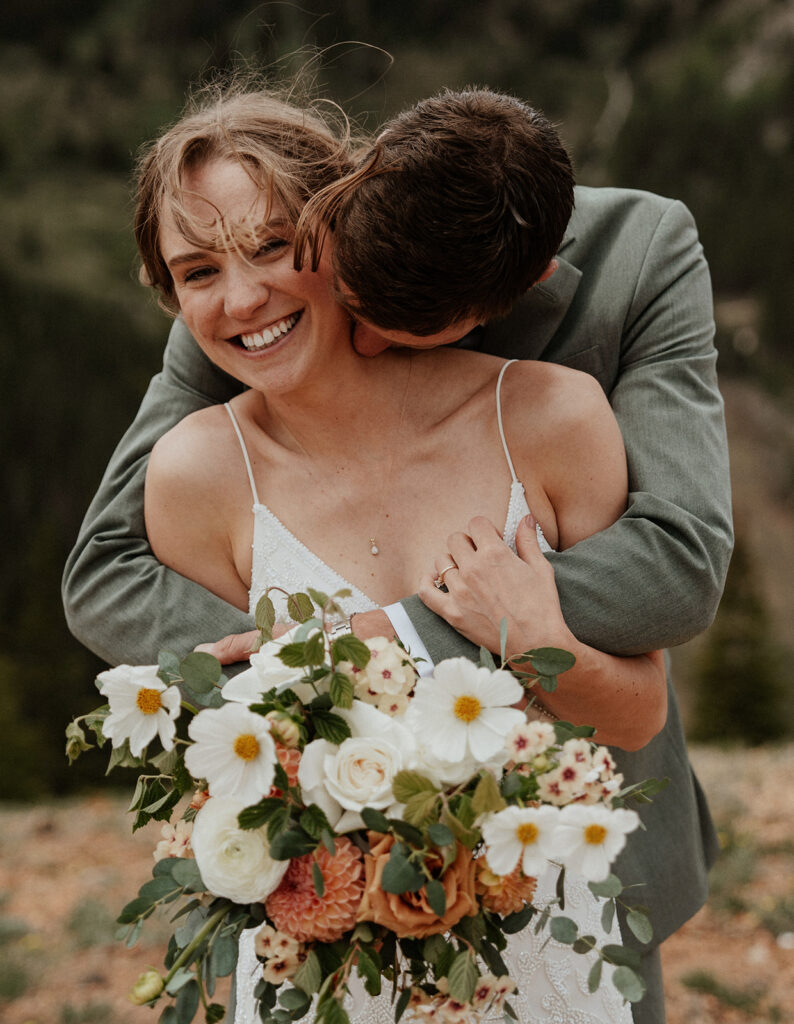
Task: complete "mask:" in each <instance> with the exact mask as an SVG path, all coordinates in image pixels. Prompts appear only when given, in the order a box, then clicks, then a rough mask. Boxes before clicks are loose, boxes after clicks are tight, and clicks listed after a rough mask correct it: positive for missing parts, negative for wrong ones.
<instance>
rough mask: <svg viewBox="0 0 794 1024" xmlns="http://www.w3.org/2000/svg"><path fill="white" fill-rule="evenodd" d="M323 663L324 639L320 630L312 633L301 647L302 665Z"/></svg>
mask: <svg viewBox="0 0 794 1024" xmlns="http://www.w3.org/2000/svg"><path fill="white" fill-rule="evenodd" d="M324 661H325V637H324V636H323V633H322V630H318V632H316V633H314V634H313V635H312V636H310V637H309V639H308V640H307V641H306V642H305V643H304V645H303V664H304V665H322V663H323V662H324Z"/></svg>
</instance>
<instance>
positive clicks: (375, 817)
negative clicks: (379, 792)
mask: <svg viewBox="0 0 794 1024" xmlns="http://www.w3.org/2000/svg"><path fill="white" fill-rule="evenodd" d="M361 818H362V820H363V822H364V824H365V825H366V826H367V828H368V829H371V830H372V831H373V832H382V833H384V834H385V833H386V832H388V831H389V819H388V818H387V817H386V815H385V814H381V812H380V811H376V810H375V809H374V808H373V807H365V808H364V809H363V810H362V811H361Z"/></svg>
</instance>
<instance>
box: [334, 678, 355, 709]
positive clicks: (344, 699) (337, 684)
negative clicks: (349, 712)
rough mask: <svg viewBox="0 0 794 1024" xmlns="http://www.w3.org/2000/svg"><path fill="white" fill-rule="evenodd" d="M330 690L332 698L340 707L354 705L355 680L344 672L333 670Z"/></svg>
mask: <svg viewBox="0 0 794 1024" xmlns="http://www.w3.org/2000/svg"><path fill="white" fill-rule="evenodd" d="M328 692H329V693H330V695H331V700H332V701H333V702H334V704H335V705H336V706H337V707H338V708H352V707H353V695H354V693H355V690H354V688H353V682H352V680H351V679H350V677H349V676H346V675H345V674H344V672H333V673H332V674H331V683H330V686H329V688H328Z"/></svg>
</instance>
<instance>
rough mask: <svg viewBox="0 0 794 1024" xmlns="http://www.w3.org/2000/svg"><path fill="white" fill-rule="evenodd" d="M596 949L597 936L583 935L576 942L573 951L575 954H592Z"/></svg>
mask: <svg viewBox="0 0 794 1024" xmlns="http://www.w3.org/2000/svg"><path fill="white" fill-rule="evenodd" d="M595 947H596V937H595V935H582V936H580V938H578V939H577V940H576V942H574V944H573V946H572V949H573V951H574V953H590V952H591V951H592V950H593V949H595Z"/></svg>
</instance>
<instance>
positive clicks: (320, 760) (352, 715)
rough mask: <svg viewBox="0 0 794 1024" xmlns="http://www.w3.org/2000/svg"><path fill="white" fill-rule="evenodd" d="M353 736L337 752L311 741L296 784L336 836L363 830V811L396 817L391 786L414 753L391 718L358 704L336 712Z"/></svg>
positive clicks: (401, 728) (407, 737) (408, 737)
mask: <svg viewBox="0 0 794 1024" xmlns="http://www.w3.org/2000/svg"><path fill="white" fill-rule="evenodd" d="M338 713H339V714H340V715H341V716H342V717H343V718H344V719H345V720H346V721H347V723H348V724H349V726H350V730H351V732H352V734H353V735H352V736H351V737H350V738H349V739H346V740H344V741H343V742H342V743H341V744H340V745H339V746H335V745H334V744H332V743H328V742H327V741H326V740H314V741H313V742H312V743H309V744H308V745H307V746H306V749H305V750H304V751H303V756H302V758H301V763H300V767H299V769H298V781H299V782H300V785H301V790H302V792H303V798H304V800H305V801H306V802H307V803H316V804H317V805H318V806H319V807H321V808H322V809H323V811H325V813H326V816H327V817H328V820H329V821H330V822H331V824H332V826H333V827H334V828H335V829H336V830H337V832H347V831H350V830H351V829H354V828H361V827H362V825H363V822H362V820H361V814H360V812H361V810H362V809H363V808H364V807H374V808H376V809H378V810H383V809H388V810H389V812H390V813H395V814H396V813H398V807H399V805H398V804H397V802H396V801H395V799H394V793H393V792H392V782H393V780H394V776H395V775H396V774H397V772H399V771H401V770H402V769H403V768H411V767H413V764H414V761H415V758H416V747H415V744H414V741H413V737H412V736H411V734H410V732H409V731H408V730H407V729H406V728H405V727H404V726H403V725H401V724H400V723H399V722H397V721H395V719H393V718H391V717H390V716H389V715H384V714H383V712H381V711H378V710H377V709H376V708H374V707H372V706H371V705H369V704H365V703H363V702H361V701H354V702H353V707H352V708H350V709H349V710H338Z"/></svg>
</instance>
